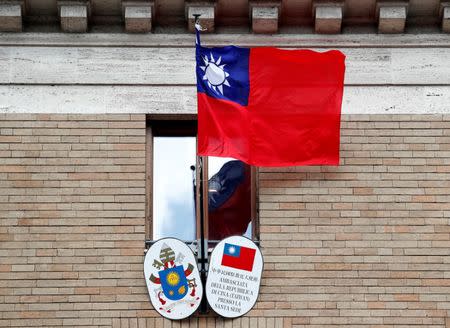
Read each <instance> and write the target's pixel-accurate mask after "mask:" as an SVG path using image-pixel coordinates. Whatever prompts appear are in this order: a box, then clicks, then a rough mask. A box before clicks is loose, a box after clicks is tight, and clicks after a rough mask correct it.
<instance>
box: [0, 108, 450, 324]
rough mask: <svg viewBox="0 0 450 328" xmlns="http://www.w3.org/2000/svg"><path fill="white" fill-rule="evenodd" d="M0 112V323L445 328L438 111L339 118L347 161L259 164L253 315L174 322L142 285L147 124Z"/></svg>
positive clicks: (121, 118) (448, 217) (446, 134)
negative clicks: (259, 265) (257, 281)
mask: <svg viewBox="0 0 450 328" xmlns="http://www.w3.org/2000/svg"><path fill="white" fill-rule="evenodd" d="M0 118H1V119H0V217H1V221H0V222H1V223H0V224H1V225H0V326H13V327H17V326H18V327H24V326H26V327H52V326H55V327H60V326H73V327H111V326H112V327H163V326H164V327H327V326H329V327H337V326H341V327H344V326H345V327H347V326H351V327H381V326H383V327H411V326H417V327H449V326H450V322H449V319H448V318H449V315H450V257H449V256H448V255H449V249H450V205H449V204H450V199H449V197H450V196H449V194H450V182H449V181H450V171H449V167H450V165H449V164H450V116H448V115H352V116H349V115H346V116H344V117H343V123H342V132H341V135H342V140H341V145H342V146H341V147H342V148H341V157H342V165H341V166H339V167H296V168H283V169H260V182H259V185H260V191H259V207H260V222H261V246H262V251H263V254H264V259H265V271H264V275H263V286H262V288H261V295H260V298H259V301H258V303H257V305H256V307H255V309H254V310H252V311H251V312H250V313H249V314H248V316H246V317H244V318H241V319H237V320H233V321H229V320H228V321H225V320H223V319H221V318H216V317H214V316H212V315H211V316H209V317H207V318H191V319H189V320H186V321H182V322H170V321H167V320H163V319H162V318H160V317H159V316H158V315H157V313H156V312H155V311H153V310H152V309H151V305H150V302H149V301H148V296H147V291H146V288H145V282H144V280H143V268H142V263H143V246H144V217H145V182H144V181H145V116H144V115H41V114H39V115H27V114H2V115H1V116H0ZM446 320H447V321H446Z"/></svg>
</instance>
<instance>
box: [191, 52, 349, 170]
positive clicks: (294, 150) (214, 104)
mask: <svg viewBox="0 0 450 328" xmlns="http://www.w3.org/2000/svg"><path fill="white" fill-rule="evenodd" d="M344 61H345V56H344V55H343V54H342V53H341V52H339V51H336V50H332V51H327V52H324V53H319V52H315V51H311V50H281V49H276V48H251V49H246V48H238V47H233V46H228V47H223V48H204V47H201V46H200V45H197V90H198V153H199V155H207V156H221V157H233V158H236V159H240V160H242V161H244V162H246V163H248V164H251V165H258V166H294V165H338V164H339V136H340V119H341V104H342V94H343V80H344V71H345V64H344Z"/></svg>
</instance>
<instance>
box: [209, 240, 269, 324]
mask: <svg viewBox="0 0 450 328" xmlns="http://www.w3.org/2000/svg"><path fill="white" fill-rule="evenodd" d="M262 270H263V258H262V255H261V251H260V250H259V248H258V246H256V244H255V243H254V242H252V241H251V240H250V239H248V238H245V237H242V236H232V237H228V238H226V239H224V240H222V241H221V242H219V243H218V244H217V246H216V247H215V248H214V250H213V252H212V254H211V258H210V263H209V270H208V278H207V280H206V286H205V290H206V298H207V299H208V303H209V305H210V307H211V308H212V309H213V310H214V312H216V313H217V314H219V315H221V316H223V317H226V318H237V317H240V316H242V315H244V314H246V313H247V312H248V311H250V310H251V309H252V307H253V306H254V305H255V303H256V299H257V298H258V294H259V287H260V284H261V275H262Z"/></svg>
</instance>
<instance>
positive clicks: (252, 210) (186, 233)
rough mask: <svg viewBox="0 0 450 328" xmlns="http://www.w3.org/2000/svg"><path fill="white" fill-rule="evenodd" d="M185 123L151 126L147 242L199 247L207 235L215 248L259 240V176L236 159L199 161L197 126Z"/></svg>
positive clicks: (150, 122) (150, 123)
mask: <svg viewBox="0 0 450 328" xmlns="http://www.w3.org/2000/svg"><path fill="white" fill-rule="evenodd" d="M183 118H184V119H180V120H164V119H151V118H150V120H148V124H147V211H146V212H147V214H146V215H147V224H146V238H147V241H148V242H149V243H151V241H152V240H157V239H160V238H163V237H175V238H178V239H181V240H183V241H186V242H194V241H195V240H198V239H200V237H201V234H202V230H203V235H204V237H205V238H206V239H208V240H209V241H210V246H214V244H215V243H216V242H218V241H220V240H221V239H223V238H225V237H227V236H229V235H234V234H237V233H238V232H239V234H243V235H245V236H247V237H248V238H252V239H258V238H257V234H256V231H257V229H256V228H257V227H256V220H255V218H256V183H255V181H256V170H255V169H254V168H252V167H250V166H248V165H246V164H245V163H243V162H240V161H237V160H234V159H232V158H218V157H202V158H198V157H197V156H196V133H197V122H196V121H195V120H193V119H192V117H187V118H186V117H183ZM197 181H198V182H199V183H197ZM202 181H207V183H203V184H202V183H201V182H202ZM200 214H202V215H203V221H202V220H201V215H200Z"/></svg>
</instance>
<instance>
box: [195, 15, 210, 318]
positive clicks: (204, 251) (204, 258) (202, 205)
mask: <svg viewBox="0 0 450 328" xmlns="http://www.w3.org/2000/svg"><path fill="white" fill-rule="evenodd" d="M200 16H201V15H200V14H194V27H195V45H196V47H197V46H200V45H201V44H200V31H201V30H202V28H201V26H200V23H199V17H200ZM196 54H197V49H196ZM198 169H199V172H198V173H197V177H199V179H198V180H197V182H198V185H199V188H198V189H197V190H198V192H199V206H197V209H198V212H199V219H200V224H199V225H200V227H199V228H200V229H199V232H200V249H199V259H198V260H199V262H200V278H201V280H202V284H203V286H205V285H206V277H207V269H206V266H207V264H208V240H207V239H206V238H205V234H206V231H205V216H207V213H206V214H205V211H208V193H207V191H208V175H207V174H208V172H207V170H208V166H207V162H206V161H205V158H204V157H202V156H200V157H199V159H198ZM205 177H206V178H205ZM205 184H206V186H205ZM205 190H206V192H205ZM199 310H200V311H199V312H200V313H201V314H206V313H208V301H207V299H206V293H203V298H202V301H201V303H200V309H199Z"/></svg>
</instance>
